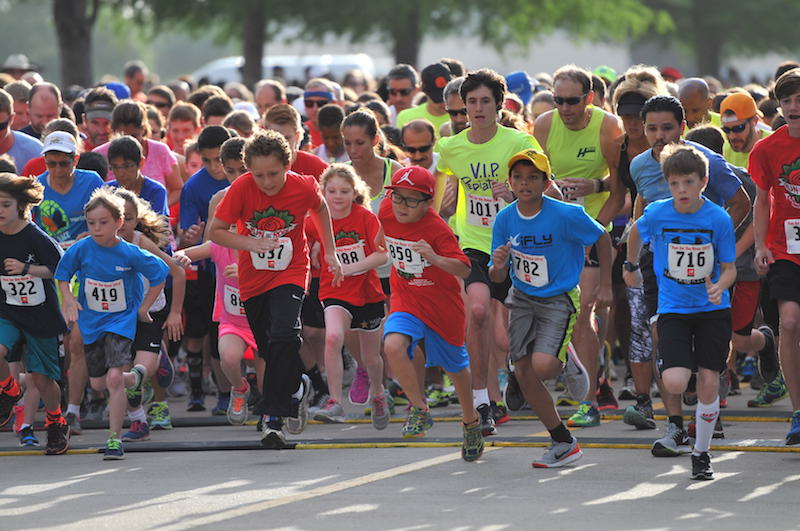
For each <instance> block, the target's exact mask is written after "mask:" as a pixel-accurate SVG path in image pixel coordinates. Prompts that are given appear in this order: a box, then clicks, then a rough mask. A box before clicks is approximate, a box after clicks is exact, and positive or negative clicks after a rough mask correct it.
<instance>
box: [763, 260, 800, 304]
mask: <svg viewBox="0 0 800 531" xmlns="http://www.w3.org/2000/svg"><path fill="white" fill-rule="evenodd" d="M767 282H768V283H769V292H770V295H771V296H772V298H773V299H775V300H779V301H793V302H800V265H797V264H795V263H794V262H790V261H789V260H775V263H773V264H772V265H770V266H769V273H767Z"/></svg>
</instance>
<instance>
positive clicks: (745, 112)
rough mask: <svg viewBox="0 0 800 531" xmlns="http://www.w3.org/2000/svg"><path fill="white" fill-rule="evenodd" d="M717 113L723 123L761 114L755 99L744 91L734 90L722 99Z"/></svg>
mask: <svg viewBox="0 0 800 531" xmlns="http://www.w3.org/2000/svg"><path fill="white" fill-rule="evenodd" d="M719 114H720V119H721V120H722V123H723V124H727V123H731V122H738V121H739V120H749V119H750V118H752V117H753V116H763V114H761V111H759V110H758V106H757V105H756V100H754V99H753V97H752V96H751V95H750V94H747V93H746V92H736V93H734V94H731V95H730V96H728V97H727V98H725V99H724V100H722V103H721V104H720V106H719Z"/></svg>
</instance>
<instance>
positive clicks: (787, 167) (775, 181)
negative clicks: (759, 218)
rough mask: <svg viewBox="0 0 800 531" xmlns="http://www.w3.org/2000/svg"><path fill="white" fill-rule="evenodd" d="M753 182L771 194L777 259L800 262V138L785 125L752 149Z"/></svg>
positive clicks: (770, 244)
mask: <svg viewBox="0 0 800 531" xmlns="http://www.w3.org/2000/svg"><path fill="white" fill-rule="evenodd" d="M748 166H749V167H748V169H749V171H750V175H751V176H752V178H753V181H754V182H755V183H756V184H757V185H758V187H759V188H761V189H762V190H765V191H768V192H769V195H770V203H771V208H770V216H769V229H768V230H767V239H766V240H767V241H766V244H767V248H768V249H769V250H770V251H772V257H773V258H774V259H775V260H790V261H792V262H794V263H796V264H799V265H800V138H792V137H791V136H789V127H788V126H785V125H784V126H783V127H781V128H780V129H778V130H777V131H775V132H774V133H772V134H771V135H770V136H768V137H766V138H764V139H762V140H759V141H758V142H757V143H756V145H755V147H754V148H753V151H751V152H750V159H749V165H748Z"/></svg>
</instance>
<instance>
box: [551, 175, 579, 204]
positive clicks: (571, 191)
mask: <svg viewBox="0 0 800 531" xmlns="http://www.w3.org/2000/svg"><path fill="white" fill-rule="evenodd" d="M556 184H558V188H559V190H561V195H563V196H564V202H565V203H573V204H575V205H581V206H583V205H584V200H585V197H583V196H581V197H575V191H576V190H577V188H576V187H574V186H567V185H566V184H559V183H558V181H556Z"/></svg>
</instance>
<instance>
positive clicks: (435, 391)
mask: <svg viewBox="0 0 800 531" xmlns="http://www.w3.org/2000/svg"><path fill="white" fill-rule="evenodd" d="M425 399H426V401H427V402H428V407H447V405H448V404H449V403H450V398H449V396H448V395H447V394H446V393H445V392H444V390H443V389H442V387H441V386H440V385H430V386H428V390H427V392H426V393H425Z"/></svg>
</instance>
